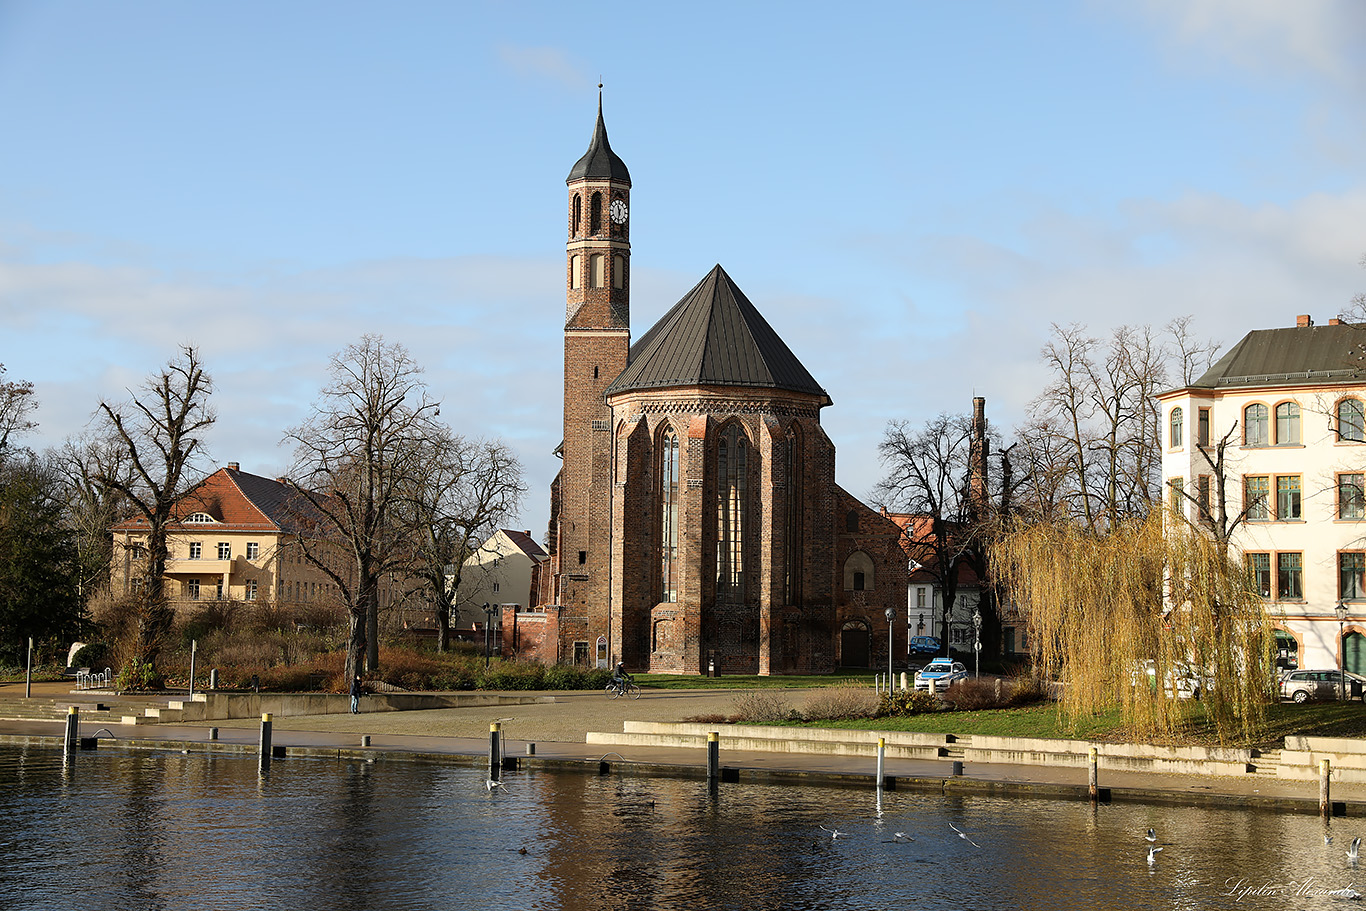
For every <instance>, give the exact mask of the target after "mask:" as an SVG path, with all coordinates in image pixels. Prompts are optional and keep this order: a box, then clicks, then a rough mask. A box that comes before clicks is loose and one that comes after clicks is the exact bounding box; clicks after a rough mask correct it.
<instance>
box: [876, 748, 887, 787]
mask: <svg viewBox="0 0 1366 911" xmlns="http://www.w3.org/2000/svg"><path fill="white" fill-rule="evenodd" d="M886 756H887V738H886V737H879V738H878V739H877V789H878V791H881V790H882V782H883V781H885V780H886V779H884V778H883V771H882V770H883V768H884V762H885V760H886Z"/></svg>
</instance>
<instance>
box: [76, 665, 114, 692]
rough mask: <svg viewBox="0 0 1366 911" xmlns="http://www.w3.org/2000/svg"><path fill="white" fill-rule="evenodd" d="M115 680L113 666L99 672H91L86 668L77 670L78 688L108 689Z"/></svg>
mask: <svg viewBox="0 0 1366 911" xmlns="http://www.w3.org/2000/svg"><path fill="white" fill-rule="evenodd" d="M113 682H114V670H113V668H108V667H107V668H105V669H104V670H102V671H99V672H97V673H91V672H90V671H89V670H87V669H85V668H81V669H80V670H79V671H77V672H76V689H78V690H103V689H108V688H109V686H110V684H112V683H113Z"/></svg>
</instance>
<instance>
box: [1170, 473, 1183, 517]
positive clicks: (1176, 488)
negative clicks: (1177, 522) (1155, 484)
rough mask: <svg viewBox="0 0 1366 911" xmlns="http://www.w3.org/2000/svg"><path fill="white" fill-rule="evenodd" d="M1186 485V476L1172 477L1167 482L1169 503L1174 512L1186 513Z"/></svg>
mask: <svg viewBox="0 0 1366 911" xmlns="http://www.w3.org/2000/svg"><path fill="white" fill-rule="evenodd" d="M1185 486H1186V479H1185V478H1172V479H1171V480H1170V481H1168V482H1167V489H1168V503H1169V504H1170V505H1171V510H1172V512H1174V513H1177V514H1179V515H1185V513H1186V502H1185V501H1186V497H1185V495H1184V493H1183V490H1184V488H1185Z"/></svg>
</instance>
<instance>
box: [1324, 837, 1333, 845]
mask: <svg viewBox="0 0 1366 911" xmlns="http://www.w3.org/2000/svg"><path fill="white" fill-rule="evenodd" d="M1323 843H1324V844H1325V845H1331V844H1332V843H1333V836H1331V835H1325V836H1323Z"/></svg>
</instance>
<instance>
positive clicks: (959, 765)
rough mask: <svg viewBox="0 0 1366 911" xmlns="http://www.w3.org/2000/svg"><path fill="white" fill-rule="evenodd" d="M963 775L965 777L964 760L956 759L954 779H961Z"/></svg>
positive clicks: (954, 762)
mask: <svg viewBox="0 0 1366 911" xmlns="http://www.w3.org/2000/svg"><path fill="white" fill-rule="evenodd" d="M962 775H963V762H962V760H959V759H955V760H954V761H953V777H954V778H961V777H962Z"/></svg>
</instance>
